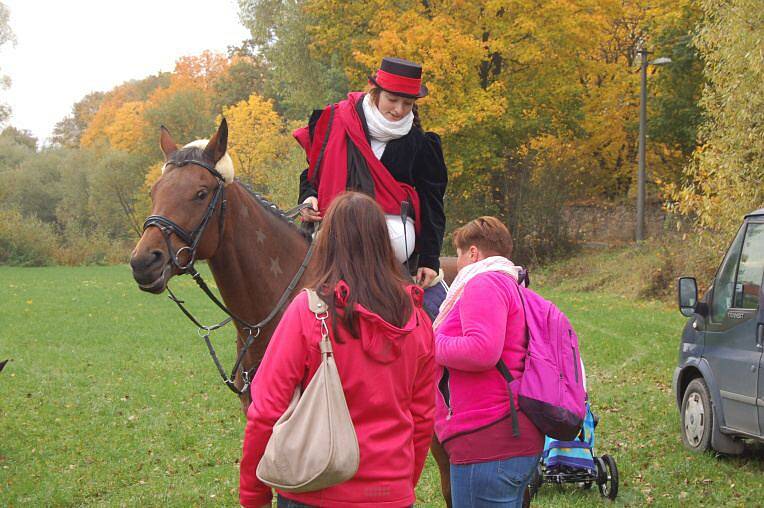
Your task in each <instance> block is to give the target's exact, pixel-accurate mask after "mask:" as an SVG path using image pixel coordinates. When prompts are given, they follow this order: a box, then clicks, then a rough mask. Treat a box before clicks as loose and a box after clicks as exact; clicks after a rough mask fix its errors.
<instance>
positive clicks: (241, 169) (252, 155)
mask: <svg viewBox="0 0 764 508" xmlns="http://www.w3.org/2000/svg"><path fill="white" fill-rule="evenodd" d="M223 115H224V116H225V118H226V120H227V121H228V149H229V152H230V154H231V156H232V158H233V161H234V167H235V168H236V174H237V175H238V176H239V177H240V178H242V179H243V180H244V181H247V182H249V183H251V184H252V185H253V186H254V187H255V189H257V190H258V191H260V192H262V193H264V194H268V195H270V196H271V197H272V198H273V199H274V200H275V201H277V202H280V203H282V204H283V203H285V202H286V203H289V202H291V201H292V200H293V199H294V198H293V196H294V194H295V193H296V189H297V176H298V175H299V172H300V171H301V170H302V168H301V167H300V166H299V164H295V163H293V161H292V159H290V154H291V153H293V152H294V151H295V150H297V146H296V144H295V143H294V140H293V139H292V137H291V135H290V134H289V132H288V131H287V128H286V127H287V126H286V124H285V122H284V120H283V119H282V118H281V117H280V116H279V115H278V113H276V111H275V110H274V109H273V103H272V102H271V101H269V100H266V99H263V98H262V97H261V96H259V95H257V94H252V95H251V96H250V97H249V99H248V100H246V101H241V102H239V103H238V104H235V105H233V106H231V107H228V108H225V109H224V110H223ZM218 121H220V119H218Z"/></svg>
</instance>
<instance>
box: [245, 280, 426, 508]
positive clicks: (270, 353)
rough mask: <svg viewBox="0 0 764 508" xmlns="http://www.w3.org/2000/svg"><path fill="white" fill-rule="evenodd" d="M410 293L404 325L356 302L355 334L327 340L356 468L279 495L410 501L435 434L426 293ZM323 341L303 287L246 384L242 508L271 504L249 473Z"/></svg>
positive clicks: (393, 503) (310, 500) (333, 502)
mask: <svg viewBox="0 0 764 508" xmlns="http://www.w3.org/2000/svg"><path fill="white" fill-rule="evenodd" d="M409 293H410V294H411V298H412V301H413V302H414V312H413V313H412V315H411V318H410V319H409V320H408V322H407V323H406V324H405V325H404V326H403V327H402V328H398V327H396V326H393V325H392V324H390V323H387V322H385V321H384V320H382V318H381V317H379V316H378V315H376V314H374V313H372V312H370V311H368V310H366V309H365V308H363V307H361V306H358V307H357V311H358V312H357V315H358V317H359V330H360V331H359V335H360V338H359V339H354V338H352V337H351V336H350V335H349V334H348V333H347V331H345V330H344V329H343V328H342V327H338V333H339V335H340V338H341V339H342V340H343V341H344V343H342V344H341V343H338V342H337V341H336V340H333V341H332V342H333V348H334V356H335V360H336V363H337V368H338V370H339V374H340V378H341V380H342V386H343V388H344V391H345V398H346V400H347V404H348V408H349V410H350V416H351V418H352V420H353V425H354V427H355V431H356V435H357V436H358V445H359V448H360V453H361V460H360V465H359V467H358V472H357V473H356V475H355V476H354V477H353V478H351V479H350V480H348V481H346V482H344V483H341V484H339V485H336V486H334V487H330V488H327V489H324V490H321V491H316V492H308V493H301V494H295V493H287V494H286V496H285V497H288V498H290V499H293V500H295V501H298V502H300V503H304V504H308V505H313V506H332V507H353V508H356V507H369V508H371V507H402V506H411V505H412V504H413V503H414V501H415V495H414V488H415V486H416V484H417V481H418V480H419V476H420V474H421V473H422V469H423V467H424V462H425V459H426V457H427V451H428V448H429V444H430V439H431V437H432V433H433V418H434V408H435V362H434V356H433V355H434V341H433V333H432V325H431V323H430V319H429V318H428V317H427V314H426V313H425V312H424V310H423V309H422V291H421V289H420V288H418V287H416V286H410V287H409ZM319 340H320V330H319V324H318V321H317V320H316V317H315V315H314V314H313V313H312V312H310V310H309V309H308V299H307V294H306V293H305V292H304V291H303V292H301V293H300V294H299V295H298V296H297V297H296V298H295V299H294V301H293V302H292V303H291V305H290V306H289V308H288V309H287V310H286V312H285V313H284V317H283V318H282V319H281V322H280V323H279V326H278V328H277V329H276V331H275V332H274V334H273V338H272V339H271V342H270V344H269V345H268V349H267V350H266V352H265V357H264V358H263V362H262V364H261V365H260V368H259V369H258V371H257V375H256V377H255V380H254V383H253V384H252V388H251V394H252V404H251V405H250V407H249V410H248V411H247V427H246V431H245V435H244V447H243V448H244V449H243V455H242V459H241V466H240V488H239V500H240V502H241V504H242V505H244V506H247V507H249V506H257V507H259V506H262V505H263V504H266V503H269V502H270V499H271V490H270V489H269V488H268V487H267V486H266V485H264V484H263V483H261V482H260V481H259V480H258V479H257V476H256V474H255V471H256V469H257V464H258V463H259V462H260V458H261V457H262V454H263V451H264V450H265V445H266V443H267V442H268V439H269V438H270V436H271V433H272V430H273V425H274V424H275V422H276V420H277V419H278V418H279V417H280V416H281V414H282V413H283V412H284V411H285V410H286V408H287V406H288V405H289V401H290V399H291V397H292V394H293V393H294V389H295V387H296V386H297V385H298V384H301V385H302V386H303V387H305V386H307V384H308V382H309V381H310V379H311V378H312V377H313V375H314V374H315V371H316V369H317V368H318V365H319V363H320V358H321V354H320V351H319V347H318V343H319ZM282 495H283V494H282Z"/></svg>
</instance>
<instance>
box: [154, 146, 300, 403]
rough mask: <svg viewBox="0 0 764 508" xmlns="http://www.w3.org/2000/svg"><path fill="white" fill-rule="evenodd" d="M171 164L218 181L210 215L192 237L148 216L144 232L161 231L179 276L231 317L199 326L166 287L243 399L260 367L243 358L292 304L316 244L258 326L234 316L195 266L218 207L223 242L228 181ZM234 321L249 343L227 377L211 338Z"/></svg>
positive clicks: (166, 220) (170, 222) (228, 383)
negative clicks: (185, 277) (238, 382)
mask: <svg viewBox="0 0 764 508" xmlns="http://www.w3.org/2000/svg"><path fill="white" fill-rule="evenodd" d="M170 164H171V165H173V166H176V167H182V166H186V165H188V164H196V165H197V166H201V167H203V168H204V169H206V170H207V171H209V173H210V174H211V175H212V176H214V177H215V178H216V179H217V181H218V185H217V187H216V188H215V192H214V194H213V195H212V198H211V199H210V203H209V205H208V206H207V211H206V212H205V213H204V216H203V217H202V220H201V222H200V223H199V225H198V226H197V227H196V229H194V230H193V231H192V232H191V233H189V232H187V231H186V230H185V229H184V228H183V227H182V226H180V225H178V224H177V223H176V222H174V221H173V220H171V219H169V218H167V217H165V216H163V215H150V216H148V217H147V218H146V220H145V221H144V223H143V231H144V232H145V231H146V229H148V228H150V227H152V226H153V227H156V228H158V229H159V231H160V232H161V233H162V237H163V238H164V240H165V243H166V244H167V252H168V253H169V256H170V261H171V263H172V264H173V265H174V266H175V267H176V268H177V269H178V271H179V272H180V273H179V274H180V275H184V274H188V275H190V276H191V277H192V278H193V279H194V281H195V282H196V284H197V285H198V286H199V288H200V289H201V290H202V291H203V292H204V294H206V295H207V297H208V298H209V299H210V300H212V302H213V303H214V304H215V305H217V306H218V307H219V308H220V309H221V310H222V311H223V312H224V313H226V314H227V315H228V317H227V318H225V319H224V320H223V321H221V322H219V323H217V324H214V325H203V324H202V323H200V322H199V320H197V319H196V318H195V317H194V316H193V315H192V314H191V312H190V311H189V310H188V309H186V307H185V306H184V305H183V304H184V303H185V302H184V301H183V300H181V299H179V298H178V297H177V296H175V294H174V293H173V292H172V290H171V289H170V286H169V284H168V285H167V292H168V293H169V298H170V300H172V301H173V302H175V304H176V305H177V306H178V308H179V309H180V310H181V311H182V312H183V314H185V315H186V317H187V318H188V319H189V320H191V322H192V323H194V325H196V326H197V333H198V334H199V336H200V337H202V338H203V339H204V342H205V343H206V344H207V349H208V350H209V352H210V356H211V357H212V361H213V362H214V363H215V367H217V370H218V372H219V373H220V376H221V377H222V378H223V382H224V383H225V385H226V386H227V387H228V388H230V389H231V391H233V392H234V393H235V394H236V395H241V394H242V393H245V392H246V390H247V389H248V388H249V386H250V384H251V383H252V379H253V378H254V374H255V372H256V371H257V367H258V364H256V365H254V366H252V367H251V368H250V369H245V368H244V367H243V366H242V362H243V360H244V356H245V355H246V353H247V351H248V350H249V348H250V346H251V345H252V344H253V343H254V341H255V339H257V338H258V337H259V336H260V333H261V331H262V329H263V328H265V326H267V325H268V324H269V323H270V322H271V321H272V320H273V318H274V317H276V315H278V314H279V313H280V312H281V310H283V308H284V306H285V305H286V303H287V301H288V300H289V296H290V295H291V294H292V292H293V291H294V290H295V288H296V287H297V283H298V282H299V280H300V279H301V278H302V276H303V274H304V273H305V270H306V269H307V266H308V262H309V261H310V258H311V256H312V254H313V246H314V244H313V243H311V244H310V246H309V247H308V251H307V253H306V254H305V259H303V262H302V264H301V265H300V268H299V269H298V270H297V273H296V274H295V276H294V277H293V278H292V280H291V282H290V283H289V285H288V286H287V288H286V289H285V290H284V292H283V293H282V294H281V297H280V298H279V300H278V302H277V303H276V306H275V307H274V308H273V309H272V310H271V312H270V313H269V314H268V315H267V316H266V317H265V318H264V319H263V320H262V321H260V322H259V323H257V324H250V323H249V322H247V321H246V320H244V319H242V318H241V317H239V316H237V315H236V314H234V313H233V311H231V309H229V308H228V307H227V306H226V305H225V304H224V303H223V302H221V301H220V299H218V297H217V296H215V294H214V293H213V292H212V291H211V290H210V288H209V286H207V283H206V282H204V279H202V276H201V274H200V273H199V272H198V271H197V270H196V268H195V267H194V262H195V261H196V250H197V248H198V247H199V242H200V241H201V238H202V235H203V234H204V231H205V229H207V226H208V225H209V222H210V219H211V218H212V215H213V214H214V213H215V209H216V208H217V206H218V203H219V204H220V215H219V217H220V218H219V221H218V224H219V225H218V228H219V234H218V242H220V238H222V235H223V228H224V225H225V210H226V207H227V201H226V200H225V179H224V178H223V175H221V174H220V173H219V172H218V171H217V170H216V169H215V168H214V167H212V166H211V165H209V164H208V163H206V162H204V161H199V160H187V161H182V162H174V161H168V162H166V163H165V167H166V166H167V165H170ZM163 169H164V168H163ZM306 206H310V205H306V204H305V203H303V204H301V205H299V206H297V207H295V208H293V209H291V210H289V211H287V212H285V214H284V215H286V216H287V217H292V216H294V215H296V214H297V213H298V212H299V211H300V210H302V209H303V208H305V207H306ZM173 234H174V235H175V236H177V237H178V238H179V239H180V240H182V241H183V242H184V243H185V244H186V245H184V246H182V247H180V248H179V249H178V250H177V251H173V248H172V243H171V241H170V236H171V235H173ZM181 256H188V260H187V261H186V262H185V263H183V262H182V261H181V260H180V257H181ZM231 321H235V322H236V323H238V324H239V325H240V326H241V327H242V329H243V330H245V331H246V332H247V339H246V341H244V343H243V345H242V347H241V349H240V350H239V353H238V355H237V356H236V361H235V363H234V366H233V368H232V369H231V374H230V375H226V372H225V369H223V366H222V365H221V363H220V360H219V359H218V357H217V353H216V352H215V348H214V347H213V346H212V341H211V340H210V335H211V334H212V332H214V331H215V330H218V329H220V328H222V327H224V326H225V325H227V324H228V323H230V322H231ZM237 335H238V334H237ZM237 340H238V337H237ZM237 373H239V374H240V375H241V379H242V382H243V385H242V387H241V389H239V388H237V387H236V384H235V383H234V379H235V378H236V374H237Z"/></svg>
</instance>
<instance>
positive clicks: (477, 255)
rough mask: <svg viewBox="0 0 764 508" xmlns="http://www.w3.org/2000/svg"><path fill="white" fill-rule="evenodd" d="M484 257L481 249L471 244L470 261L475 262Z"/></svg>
mask: <svg viewBox="0 0 764 508" xmlns="http://www.w3.org/2000/svg"><path fill="white" fill-rule="evenodd" d="M482 258H483V257H482V254H481V252H480V249H478V248H477V246H476V245H470V261H471V262H473V263H474V262H476V261H480V260H481V259H482Z"/></svg>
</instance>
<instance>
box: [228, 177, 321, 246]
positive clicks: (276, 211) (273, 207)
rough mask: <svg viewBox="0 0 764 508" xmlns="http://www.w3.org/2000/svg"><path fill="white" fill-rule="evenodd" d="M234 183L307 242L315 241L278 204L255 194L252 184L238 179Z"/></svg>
mask: <svg viewBox="0 0 764 508" xmlns="http://www.w3.org/2000/svg"><path fill="white" fill-rule="evenodd" d="M234 182H236V183H238V184H239V185H241V186H242V187H243V188H244V190H246V191H247V193H248V194H249V195H250V196H251V197H252V198H254V200H255V202H256V203H257V204H259V205H260V206H262V207H263V208H265V210H266V211H268V212H269V213H271V214H272V215H275V216H276V217H278V218H279V219H281V220H282V221H284V222H286V223H287V224H288V225H289V226H290V227H292V228H293V229H294V230H295V231H297V232H298V233H300V235H301V236H302V237H303V238H305V240H307V241H308V243H311V242H312V241H313V235H311V234H310V233H309V232H308V231H306V230H305V229H303V228H301V227H299V226H298V225H297V224H295V222H294V220H292V219H290V218H289V216H288V215H287V214H286V213H284V211H283V210H282V209H281V208H279V206H278V205H277V204H276V203H274V202H272V201H268V200H267V199H265V197H263V195H262V194H260V193H258V192H255V190H254V189H252V187H251V185H250V184H248V183H245V182H242V181H241V180H239V179H238V178H236V179H235V180H234Z"/></svg>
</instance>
